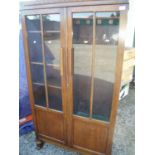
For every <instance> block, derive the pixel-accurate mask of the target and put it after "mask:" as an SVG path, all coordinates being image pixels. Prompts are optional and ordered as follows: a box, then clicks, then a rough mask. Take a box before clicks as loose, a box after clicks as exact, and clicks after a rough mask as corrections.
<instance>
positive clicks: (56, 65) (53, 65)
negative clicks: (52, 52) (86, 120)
mask: <svg viewBox="0 0 155 155" xmlns="http://www.w3.org/2000/svg"><path fill="white" fill-rule="evenodd" d="M46 66H51V67H57V68H59V67H60V65H58V64H46Z"/></svg>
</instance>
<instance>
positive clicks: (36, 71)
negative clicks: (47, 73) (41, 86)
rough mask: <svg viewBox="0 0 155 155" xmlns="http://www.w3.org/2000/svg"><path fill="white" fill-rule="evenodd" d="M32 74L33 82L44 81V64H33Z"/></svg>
mask: <svg viewBox="0 0 155 155" xmlns="http://www.w3.org/2000/svg"><path fill="white" fill-rule="evenodd" d="M31 76H32V82H33V83H44V73H43V65H36V64H31Z"/></svg>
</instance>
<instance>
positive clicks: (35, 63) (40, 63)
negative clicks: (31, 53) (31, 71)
mask: <svg viewBox="0 0 155 155" xmlns="http://www.w3.org/2000/svg"><path fill="white" fill-rule="evenodd" d="M30 63H31V64H33V65H43V63H42V62H34V61H31V62H30Z"/></svg>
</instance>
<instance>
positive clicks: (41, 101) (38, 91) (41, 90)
mask: <svg viewBox="0 0 155 155" xmlns="http://www.w3.org/2000/svg"><path fill="white" fill-rule="evenodd" d="M33 95H34V100H35V104H37V105H40V106H44V107H46V101H45V87H44V86H39V85H35V84H33Z"/></svg>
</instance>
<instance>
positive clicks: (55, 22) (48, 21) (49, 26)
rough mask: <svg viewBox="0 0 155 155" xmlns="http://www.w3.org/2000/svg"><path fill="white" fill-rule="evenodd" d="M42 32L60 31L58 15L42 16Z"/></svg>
mask: <svg viewBox="0 0 155 155" xmlns="http://www.w3.org/2000/svg"><path fill="white" fill-rule="evenodd" d="M43 25H44V31H60V14H48V15H43Z"/></svg>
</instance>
